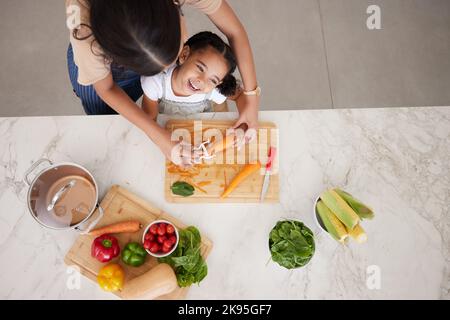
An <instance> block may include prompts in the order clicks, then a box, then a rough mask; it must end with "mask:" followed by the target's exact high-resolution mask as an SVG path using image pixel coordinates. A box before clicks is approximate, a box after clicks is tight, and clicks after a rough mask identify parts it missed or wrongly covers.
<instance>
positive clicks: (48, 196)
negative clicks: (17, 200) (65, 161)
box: [29, 166, 97, 229]
mask: <svg viewBox="0 0 450 320" xmlns="http://www.w3.org/2000/svg"><path fill="white" fill-rule="evenodd" d="M74 173H75V174H74ZM31 188H32V189H31V191H30V196H29V206H30V209H31V211H32V214H33V215H34V218H35V219H36V220H37V221H38V222H39V223H41V224H42V225H44V226H46V227H50V228H53V229H66V228H70V227H74V226H76V225H78V224H80V223H81V222H83V221H84V220H86V219H87V218H88V217H89V216H90V215H91V213H92V212H93V211H94V209H95V207H96V204H97V190H96V187H95V183H94V181H92V178H91V177H90V175H88V174H87V173H86V172H85V171H84V170H82V169H81V168H78V167H70V166H67V167H66V168H64V167H55V168H52V169H50V170H48V171H46V172H44V173H42V174H41V175H40V176H39V177H38V178H37V179H36V180H35V182H34V183H33V185H32V187H31Z"/></svg>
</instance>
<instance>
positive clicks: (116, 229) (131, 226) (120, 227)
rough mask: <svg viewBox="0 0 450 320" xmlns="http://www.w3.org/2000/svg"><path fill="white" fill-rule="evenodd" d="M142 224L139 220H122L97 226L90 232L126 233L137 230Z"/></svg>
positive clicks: (91, 233)
mask: <svg viewBox="0 0 450 320" xmlns="http://www.w3.org/2000/svg"><path fill="white" fill-rule="evenodd" d="M141 227H142V225H141V223H140V222H139V221H137V220H128V221H122V222H118V223H114V224H110V225H108V226H104V227H101V228H97V229H95V230H92V231H91V232H89V235H91V236H96V237H97V236H100V235H102V234H105V233H125V232H136V231H139V229H141Z"/></svg>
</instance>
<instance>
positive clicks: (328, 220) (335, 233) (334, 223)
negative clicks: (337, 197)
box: [316, 201, 348, 243]
mask: <svg viewBox="0 0 450 320" xmlns="http://www.w3.org/2000/svg"><path fill="white" fill-rule="evenodd" d="M316 208H317V212H318V213H319V216H320V219H321V220H322V222H323V224H324V225H325V229H326V230H327V231H328V233H329V234H331V236H332V237H333V238H335V239H336V240H337V241H339V242H341V243H343V242H344V240H345V239H346V238H347V237H348V233H347V230H346V229H345V227H344V225H343V224H342V222H340V221H339V219H338V218H337V217H336V216H335V215H334V214H333V212H331V211H330V209H328V208H327V206H326V205H325V204H324V203H323V202H322V201H319V202H317V205H316Z"/></svg>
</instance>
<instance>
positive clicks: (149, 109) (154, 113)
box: [142, 94, 159, 121]
mask: <svg viewBox="0 0 450 320" xmlns="http://www.w3.org/2000/svg"><path fill="white" fill-rule="evenodd" d="M142 110H143V111H144V112H145V113H146V114H148V115H149V116H150V118H151V119H153V120H154V121H156V119H157V117H158V113H159V111H158V101H153V100H152V99H150V98H148V97H147V96H146V95H145V94H144V95H143V97H142Z"/></svg>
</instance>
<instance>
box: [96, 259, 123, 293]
mask: <svg viewBox="0 0 450 320" xmlns="http://www.w3.org/2000/svg"><path fill="white" fill-rule="evenodd" d="M124 279H125V272H124V271H123V269H122V267H121V266H120V265H118V264H117V263H111V264H108V265H106V266H104V267H103V268H101V269H100V271H99V273H98V275H97V282H98V284H99V285H100V288H102V289H103V290H105V291H109V292H112V291H117V290H120V289H122V287H123V282H124Z"/></svg>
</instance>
